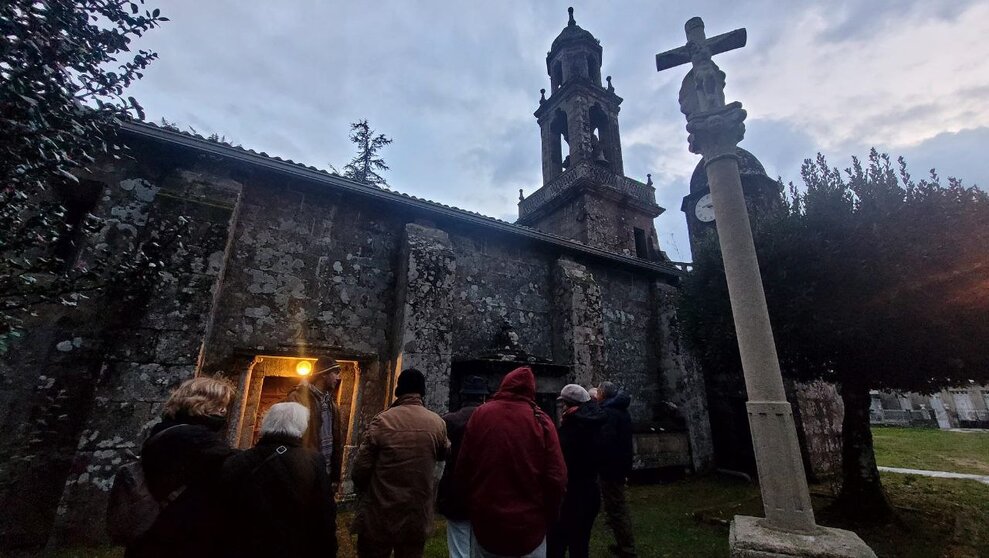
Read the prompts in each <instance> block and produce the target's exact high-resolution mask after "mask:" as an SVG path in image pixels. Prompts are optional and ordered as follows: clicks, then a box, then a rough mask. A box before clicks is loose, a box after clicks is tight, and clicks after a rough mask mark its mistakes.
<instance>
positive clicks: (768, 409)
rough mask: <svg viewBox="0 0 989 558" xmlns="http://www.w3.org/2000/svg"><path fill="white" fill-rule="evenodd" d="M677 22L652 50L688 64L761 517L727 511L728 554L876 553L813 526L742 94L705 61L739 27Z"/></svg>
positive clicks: (683, 103) (689, 97)
mask: <svg viewBox="0 0 989 558" xmlns="http://www.w3.org/2000/svg"><path fill="white" fill-rule="evenodd" d="M685 30H686V33H687V44H686V46H683V47H680V48H677V49H673V50H670V51H667V52H664V53H662V54H658V55H656V68H657V70H659V71H662V70H665V69H668V68H672V67H674V66H678V65H681V64H686V63H687V62H690V63H691V65H692V70H691V71H690V73H688V74H687V77H686V78H685V79H684V81H683V86H682V87H681V89H680V110H681V111H682V112H683V113H684V115H685V116H686V117H687V132H689V137H688V142H689V144H690V151H692V152H694V153H698V154H700V155H702V156H703V157H704V169H705V171H706V173H707V178H708V184H710V188H711V197H712V199H713V202H714V214H715V219H716V224H717V231H718V242H719V243H720V244H721V254H722V258H723V259H724V264H725V278H726V279H727V282H728V295H729V298H730V299H731V309H732V317H733V319H734V322H735V331H736V334H737V337H738V349H739V354H740V355H741V359H742V372H743V374H744V376H745V390H746V393H747V395H748V402H747V403H746V407H747V410H748V415H749V426H750V427H751V431H752V445H753V447H754V449H755V457H756V467H757V468H758V472H759V489H760V491H761V492H762V500H763V507H764V511H765V514H766V518H765V519H763V520H757V519H756V518H751V517H744V516H737V517H736V518H735V520H734V521H733V522H732V529H731V535H730V541H729V545H730V547H731V556H732V557H756V556H758V557H760V558H768V557H773V556H829V557H838V556H875V554H873V553H872V551H871V550H869V548H868V547H867V546H865V543H863V542H862V541H861V539H859V538H858V537H857V536H856V535H855V534H854V533H850V532H847V531H840V530H837V529H824V528H820V527H818V526H817V524H816V522H815V521H814V510H813V508H812V507H811V501H810V492H809V490H808V488H807V477H806V476H805V475H804V467H803V460H802V458H801V455H800V446H799V442H798V440H797V430H796V426H795V424H794V420H793V410H792V409H791V407H790V404H789V403H788V402H787V400H786V393H785V391H784V389H783V377H782V375H781V373H780V365H779V358H778V357H777V354H776V343H775V341H774V339H773V330H772V328H771V327H770V323H769V311H768V310H767V308H766V295H765V292H764V291H763V287H762V277H761V275H760V273H759V262H758V260H757V259H756V252H755V245H754V243H753V241H752V229H751V227H750V224H749V216H748V211H747V210H746V206H745V197H744V196H743V194H742V181H741V177H740V176H739V173H738V154H737V153H738V142H739V141H741V140H742V137H743V136H744V134H745V125H744V124H743V121H744V120H745V116H746V115H745V111H744V110H742V104H741V103H738V102H735V103H729V104H725V94H724V86H725V74H724V72H722V71H721V70H720V69H718V67H717V65H715V64H714V62H713V61H712V60H711V56H712V55H714V54H718V53H721V52H726V51H728V50H732V49H736V48H740V47H742V46H744V45H745V40H746V33H745V29H738V30H735V31H731V32H730V33H725V34H723V35H718V36H716V37H712V38H710V39H708V38H706V37H705V35H704V22H703V21H702V20H701V19H700V18H698V17H695V18H692V19H690V20H689V21H688V22H687V24H686V26H685ZM795 545H796V546H795ZM798 547H799V548H800V550H799V551H794V549H795V548H798Z"/></svg>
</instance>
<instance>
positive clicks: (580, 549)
mask: <svg viewBox="0 0 989 558" xmlns="http://www.w3.org/2000/svg"><path fill="white" fill-rule="evenodd" d="M559 400H560V401H561V402H562V403H563V415H562V416H561V417H560V429H559V433H560V447H561V448H562V449H563V459H564V461H565V462H566V464H567V494H566V496H565V497H564V498H563V508H562V509H561V510H560V518H559V519H558V520H557V522H556V524H555V525H554V526H553V527H552V528H551V529H550V532H549V536H548V537H547V541H546V555H547V557H548V558H563V557H564V556H566V555H567V554H568V551H569V556H570V558H588V557H589V556H590V544H591V528H592V527H594V519H595V518H596V517H597V515H598V511H600V509H601V487H600V486H599V485H598V473H599V472H600V469H601V461H602V454H601V450H602V444H601V442H602V438H601V429H602V426H604V424H605V423H606V422H607V420H608V416H607V415H606V414H605V412H604V411H602V410H601V407H599V406H598V402H597V401H594V400H593V399H591V396H590V394H588V393H587V390H585V389H584V388H583V387H581V386H579V385H577V384H568V385H566V386H564V387H563V390H562V391H561V392H560V397H559Z"/></svg>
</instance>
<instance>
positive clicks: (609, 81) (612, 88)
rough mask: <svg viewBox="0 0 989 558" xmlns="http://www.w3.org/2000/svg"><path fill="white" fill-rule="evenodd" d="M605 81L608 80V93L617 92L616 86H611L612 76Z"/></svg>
mask: <svg viewBox="0 0 989 558" xmlns="http://www.w3.org/2000/svg"><path fill="white" fill-rule="evenodd" d="M605 79H607V80H608V91H609V92H611V93H614V92H615V86H614V85H611V76H608V77H607V78H605Z"/></svg>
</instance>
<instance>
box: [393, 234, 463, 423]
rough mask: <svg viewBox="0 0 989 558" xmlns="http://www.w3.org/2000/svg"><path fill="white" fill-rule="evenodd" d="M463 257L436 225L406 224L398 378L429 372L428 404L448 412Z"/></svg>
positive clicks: (396, 335) (396, 354)
mask: <svg viewBox="0 0 989 558" xmlns="http://www.w3.org/2000/svg"><path fill="white" fill-rule="evenodd" d="M456 272H457V260H456V256H455V254H454V253H453V245H452V244H451V243H450V237H449V236H448V235H447V234H446V233H445V232H443V231H441V230H439V229H435V228H430V227H426V226H423V225H418V224H415V223H409V224H407V225H405V238H404V240H403V243H402V255H401V269H400V271H399V274H398V285H397V287H396V292H397V295H396V296H397V301H396V303H397V304H396V306H395V307H396V312H395V333H394V337H393V339H394V344H395V345H394V362H395V370H394V375H393V379H392V381H391V383H390V386H391V389H389V393H388V397H389V398H390V397H391V395H392V392H393V390H394V383H395V381H394V378H397V377H398V374H399V373H400V372H401V371H402V370H405V369H406V368H416V369H418V370H420V371H421V372H422V373H423V374H425V376H426V401H425V402H426V406H427V407H429V409H430V410H432V411H435V412H437V413H445V412H446V411H447V410H448V407H449V404H450V363H451V360H452V357H453V330H452V326H451V316H452V314H453V286H454V279H455V277H456Z"/></svg>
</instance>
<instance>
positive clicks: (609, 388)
mask: <svg viewBox="0 0 989 558" xmlns="http://www.w3.org/2000/svg"><path fill="white" fill-rule="evenodd" d="M616 395H618V386H616V385H615V383H614V382H601V385H599V386H598V398H599V399H600V400H601V401H605V400H608V399H611V398H612V397H614V396H616Z"/></svg>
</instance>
